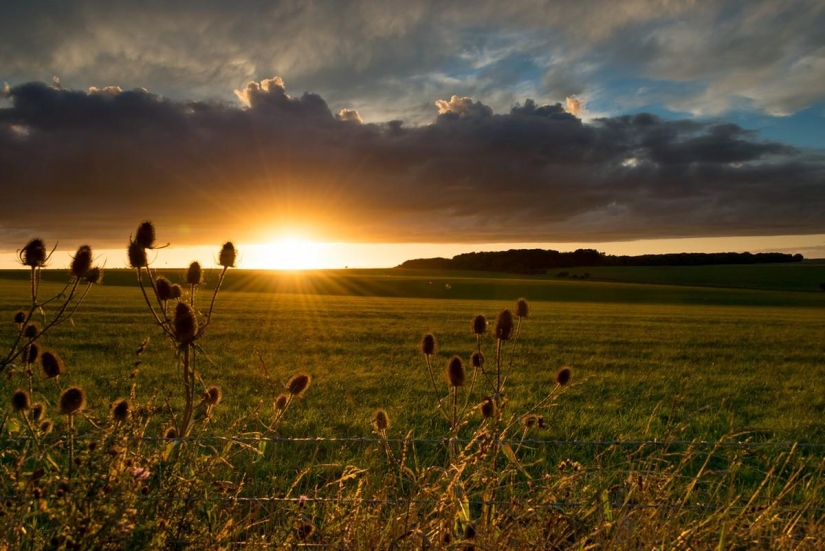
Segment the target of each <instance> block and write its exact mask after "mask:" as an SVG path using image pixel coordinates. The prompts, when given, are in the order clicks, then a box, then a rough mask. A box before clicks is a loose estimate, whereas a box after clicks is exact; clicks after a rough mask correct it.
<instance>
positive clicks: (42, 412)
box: [29, 402, 46, 423]
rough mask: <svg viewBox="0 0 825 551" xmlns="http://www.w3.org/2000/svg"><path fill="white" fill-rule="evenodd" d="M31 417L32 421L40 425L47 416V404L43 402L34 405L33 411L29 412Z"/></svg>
mask: <svg viewBox="0 0 825 551" xmlns="http://www.w3.org/2000/svg"><path fill="white" fill-rule="evenodd" d="M29 415H30V416H31V419H32V421H34V422H35V423H39V422H40V421H42V420H43V418H44V417H45V416H46V404H44V403H43V402H37V403H36V404H32V409H31V411H30V412H29Z"/></svg>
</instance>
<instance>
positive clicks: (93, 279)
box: [86, 266, 103, 285]
mask: <svg viewBox="0 0 825 551" xmlns="http://www.w3.org/2000/svg"><path fill="white" fill-rule="evenodd" d="M86 281H88V282H89V283H91V284H92V285H99V284H100V283H101V282H103V268H101V267H100V266H92V267H91V268H89V271H88V272H86Z"/></svg>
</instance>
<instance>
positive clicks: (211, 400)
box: [203, 385, 223, 406]
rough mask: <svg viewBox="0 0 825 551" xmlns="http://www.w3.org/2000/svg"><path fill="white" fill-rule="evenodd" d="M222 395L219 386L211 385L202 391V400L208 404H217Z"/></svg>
mask: <svg viewBox="0 0 825 551" xmlns="http://www.w3.org/2000/svg"><path fill="white" fill-rule="evenodd" d="M222 397H223V393H222V392H221V388H220V387H218V386H214V385H213V386H210V387H209V388H207V389H206V392H204V394H203V401H204V402H206V403H207V404H208V405H210V406H217V405H218V404H220V403H221V398H222Z"/></svg>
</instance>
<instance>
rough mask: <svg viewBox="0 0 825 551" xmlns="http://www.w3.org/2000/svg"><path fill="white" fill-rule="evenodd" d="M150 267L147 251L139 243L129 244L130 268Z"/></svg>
mask: <svg viewBox="0 0 825 551" xmlns="http://www.w3.org/2000/svg"><path fill="white" fill-rule="evenodd" d="M148 265H149V259H148V258H147V257H146V249H145V248H143V247H141V245H140V244H139V243H138V242H137V241H130V242H129V266H131V267H132V268H145V267H146V266H148Z"/></svg>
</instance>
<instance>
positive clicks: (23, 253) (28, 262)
mask: <svg viewBox="0 0 825 551" xmlns="http://www.w3.org/2000/svg"><path fill="white" fill-rule="evenodd" d="M17 256H18V257H19V258H20V262H22V263H23V266H29V267H31V268H42V267H43V266H45V265H46V260H47V259H48V257H49V255H48V253H47V252H46V244H45V243H43V240H42V239H39V238H36V239H32V240H31V241H29V242H28V243H26V246H25V247H23V249H22V250H20V251H18V252H17Z"/></svg>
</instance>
